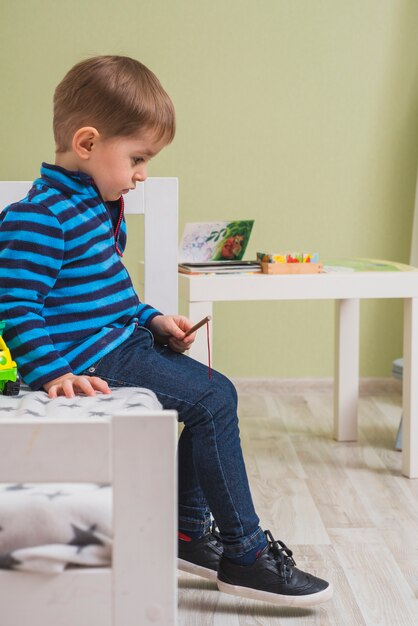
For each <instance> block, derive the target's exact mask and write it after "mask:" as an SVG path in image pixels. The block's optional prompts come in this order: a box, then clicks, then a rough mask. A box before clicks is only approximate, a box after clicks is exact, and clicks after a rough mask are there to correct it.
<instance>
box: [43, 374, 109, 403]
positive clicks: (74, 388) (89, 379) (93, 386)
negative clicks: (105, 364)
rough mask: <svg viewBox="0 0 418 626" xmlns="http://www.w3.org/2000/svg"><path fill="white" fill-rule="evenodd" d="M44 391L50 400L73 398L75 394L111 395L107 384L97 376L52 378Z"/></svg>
mask: <svg viewBox="0 0 418 626" xmlns="http://www.w3.org/2000/svg"><path fill="white" fill-rule="evenodd" d="M44 389H45V391H47V392H48V396H49V397H50V398H56V397H57V396H66V397H67V398H74V396H75V395H76V393H81V394H84V395H85V396H94V395H95V394H96V391H100V393H112V392H111V391H110V389H109V386H108V384H107V382H106V381H105V380H102V379H101V378H99V377H98V376H76V375H75V374H64V376H60V377H59V378H54V380H50V381H49V382H47V383H45V384H44Z"/></svg>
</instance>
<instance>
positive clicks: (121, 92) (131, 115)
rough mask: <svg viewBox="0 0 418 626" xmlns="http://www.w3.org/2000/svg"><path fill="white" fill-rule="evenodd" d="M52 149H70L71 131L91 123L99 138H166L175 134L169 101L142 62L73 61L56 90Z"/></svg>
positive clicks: (118, 59)
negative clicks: (135, 136) (145, 134)
mask: <svg viewBox="0 0 418 626" xmlns="http://www.w3.org/2000/svg"><path fill="white" fill-rule="evenodd" d="M53 126H54V136H55V143H56V151H57V153H59V152H67V151H69V150H71V142H72V139H73V136H74V133H75V132H76V131H77V130H78V129H79V128H82V127H94V128H96V129H97V131H98V132H99V133H100V136H101V137H102V138H103V139H109V138H112V137H129V136H133V135H138V134H142V133H143V132H152V134H153V135H154V136H155V138H156V139H157V140H164V142H165V143H166V144H167V143H170V142H171V141H172V140H173V138H174V134H175V113H174V107H173V103H172V102H171V100H170V98H169V96H168V95H167V93H166V92H165V91H164V89H163V87H162V86H161V83H160V82H159V80H158V79H157V77H156V76H155V75H154V74H153V73H152V72H151V71H150V70H149V69H148V68H147V67H145V65H143V64H142V63H140V62H139V61H136V60H135V59H131V58H129V57H122V56H99V57H93V58H90V59H86V60H85V61H81V62H80V63H77V65H75V66H74V67H73V68H72V69H71V70H70V71H69V72H68V73H67V74H66V76H65V77H64V79H63V80H62V81H61V82H60V84H59V85H58V87H57V88H56V90H55V94H54V122H53Z"/></svg>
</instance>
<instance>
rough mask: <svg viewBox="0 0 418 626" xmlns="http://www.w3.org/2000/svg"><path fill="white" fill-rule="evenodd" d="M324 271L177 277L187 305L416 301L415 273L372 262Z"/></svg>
mask: <svg viewBox="0 0 418 626" xmlns="http://www.w3.org/2000/svg"><path fill="white" fill-rule="evenodd" d="M339 262H341V260H339ZM356 264H357V265H356ZM324 266H325V268H326V269H328V268H330V269H328V271H326V272H323V273H321V274H280V275H274V274H273V275H272V274H261V273H260V274H257V273H255V274H192V275H189V274H182V273H179V287H180V295H181V296H182V297H183V298H185V299H186V300H187V301H188V302H194V301H195V302H205V301H211V302H216V301H237V300H322V299H325V300H326V299H333V300H335V299H346V298H418V268H415V267H411V266H408V265H402V264H399V263H393V262H392V261H374V260H371V259H347V260H346V265H344V264H341V265H335V266H334V265H327V264H324Z"/></svg>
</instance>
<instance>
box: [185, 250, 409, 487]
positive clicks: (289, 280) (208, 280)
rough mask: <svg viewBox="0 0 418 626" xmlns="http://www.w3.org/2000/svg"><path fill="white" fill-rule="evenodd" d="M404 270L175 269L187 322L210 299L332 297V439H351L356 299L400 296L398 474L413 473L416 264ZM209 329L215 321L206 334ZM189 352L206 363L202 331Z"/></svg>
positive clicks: (208, 307)
mask: <svg viewBox="0 0 418 626" xmlns="http://www.w3.org/2000/svg"><path fill="white" fill-rule="evenodd" d="M383 263H384V262H383ZM404 267H406V266H404ZM409 270H410V271H399V272H391V271H380V272H375V271H364V272H363V271H362V272H352V273H349V272H344V271H341V272H332V273H324V274H314V275H310V274H302V275H267V274H227V275H225V274H209V275H205V274H203V275H187V274H179V288H180V297H181V298H183V299H184V300H185V301H186V303H187V304H188V309H189V310H188V315H189V317H190V319H192V320H193V321H197V320H199V319H201V318H202V317H204V316H205V315H212V316H213V311H212V308H213V307H212V305H213V302H231V301H244V300H251V301H254V300H256V301H258V300H259V301H266V300H335V305H336V317H335V363H334V436H335V438H336V439H337V440H338V441H355V440H356V439H357V411H358V395H359V392H358V389H359V321H360V306H359V299H362V298H364V299H365V298H403V299H404V350H403V358H404V378H403V420H404V422H403V429H404V431H403V453H402V454H403V457H402V473H403V474H404V475H405V476H408V477H409V478H418V269H412V268H409ZM214 329H216V325H215V324H213V328H212V333H211V334H212V335H213V332H214ZM190 356H192V357H193V358H195V359H197V360H199V361H202V362H203V363H206V360H207V346H206V333H197V336H196V341H195V343H194V345H193V347H192V349H191V350H190ZM412 381H415V384H413V383H412Z"/></svg>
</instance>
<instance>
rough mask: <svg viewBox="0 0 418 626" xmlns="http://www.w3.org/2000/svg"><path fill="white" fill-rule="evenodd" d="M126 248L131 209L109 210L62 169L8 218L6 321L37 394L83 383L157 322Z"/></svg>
mask: <svg viewBox="0 0 418 626" xmlns="http://www.w3.org/2000/svg"><path fill="white" fill-rule="evenodd" d="M115 212H116V213H115ZM125 244H126V224H125V219H124V216H123V199H121V200H120V201H119V203H116V206H115V203H108V204H105V203H104V202H103V200H102V199H101V197H100V194H99V192H98V190H97V188H96V187H95V185H94V182H93V181H92V180H91V178H90V177H89V176H88V175H87V174H84V173H82V172H69V171H67V170H65V169H63V168H61V167H58V166H56V165H47V164H45V163H44V164H43V165H42V168H41V177H40V178H38V179H37V180H35V182H34V183H33V186H32V188H31V190H30V191H29V193H28V195H27V196H26V197H25V198H23V199H22V200H21V201H20V202H17V203H14V204H11V205H9V206H8V207H6V209H5V210H4V211H2V212H0V319H4V320H5V321H6V328H5V330H4V338H5V340H6V342H7V343H8V346H9V348H10V350H11V352H12V355H13V358H14V359H15V361H16V362H17V365H18V369H19V373H20V375H21V376H22V378H23V380H24V381H25V382H26V383H27V384H28V385H30V387H31V388H32V389H40V388H41V387H42V386H43V384H44V383H46V382H49V381H50V380H53V379H55V378H57V377H58V376H62V375H63V374H66V373H68V372H73V373H75V374H79V373H81V372H82V371H84V370H85V369H86V368H87V367H89V366H90V365H92V364H93V363H95V362H96V361H98V360H99V359H100V358H101V357H103V356H104V355H106V354H108V353H109V352H111V351H112V350H113V349H114V348H116V347H117V346H119V345H120V344H121V343H122V342H123V341H125V340H126V339H127V338H128V337H129V336H130V335H131V334H132V332H133V331H134V329H135V327H136V326H137V325H140V326H148V325H149V323H150V321H151V320H152V319H153V318H154V317H155V316H156V315H158V314H159V312H158V311H157V310H156V309H154V308H153V307H151V306H149V305H147V304H142V303H141V302H140V301H139V299H138V296H137V295H136V293H135V290H134V288H133V285H132V282H131V279H130V277H129V274H128V272H127V270H126V268H125V266H124V265H123V263H122V261H121V255H122V251H123V250H124V248H125Z"/></svg>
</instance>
